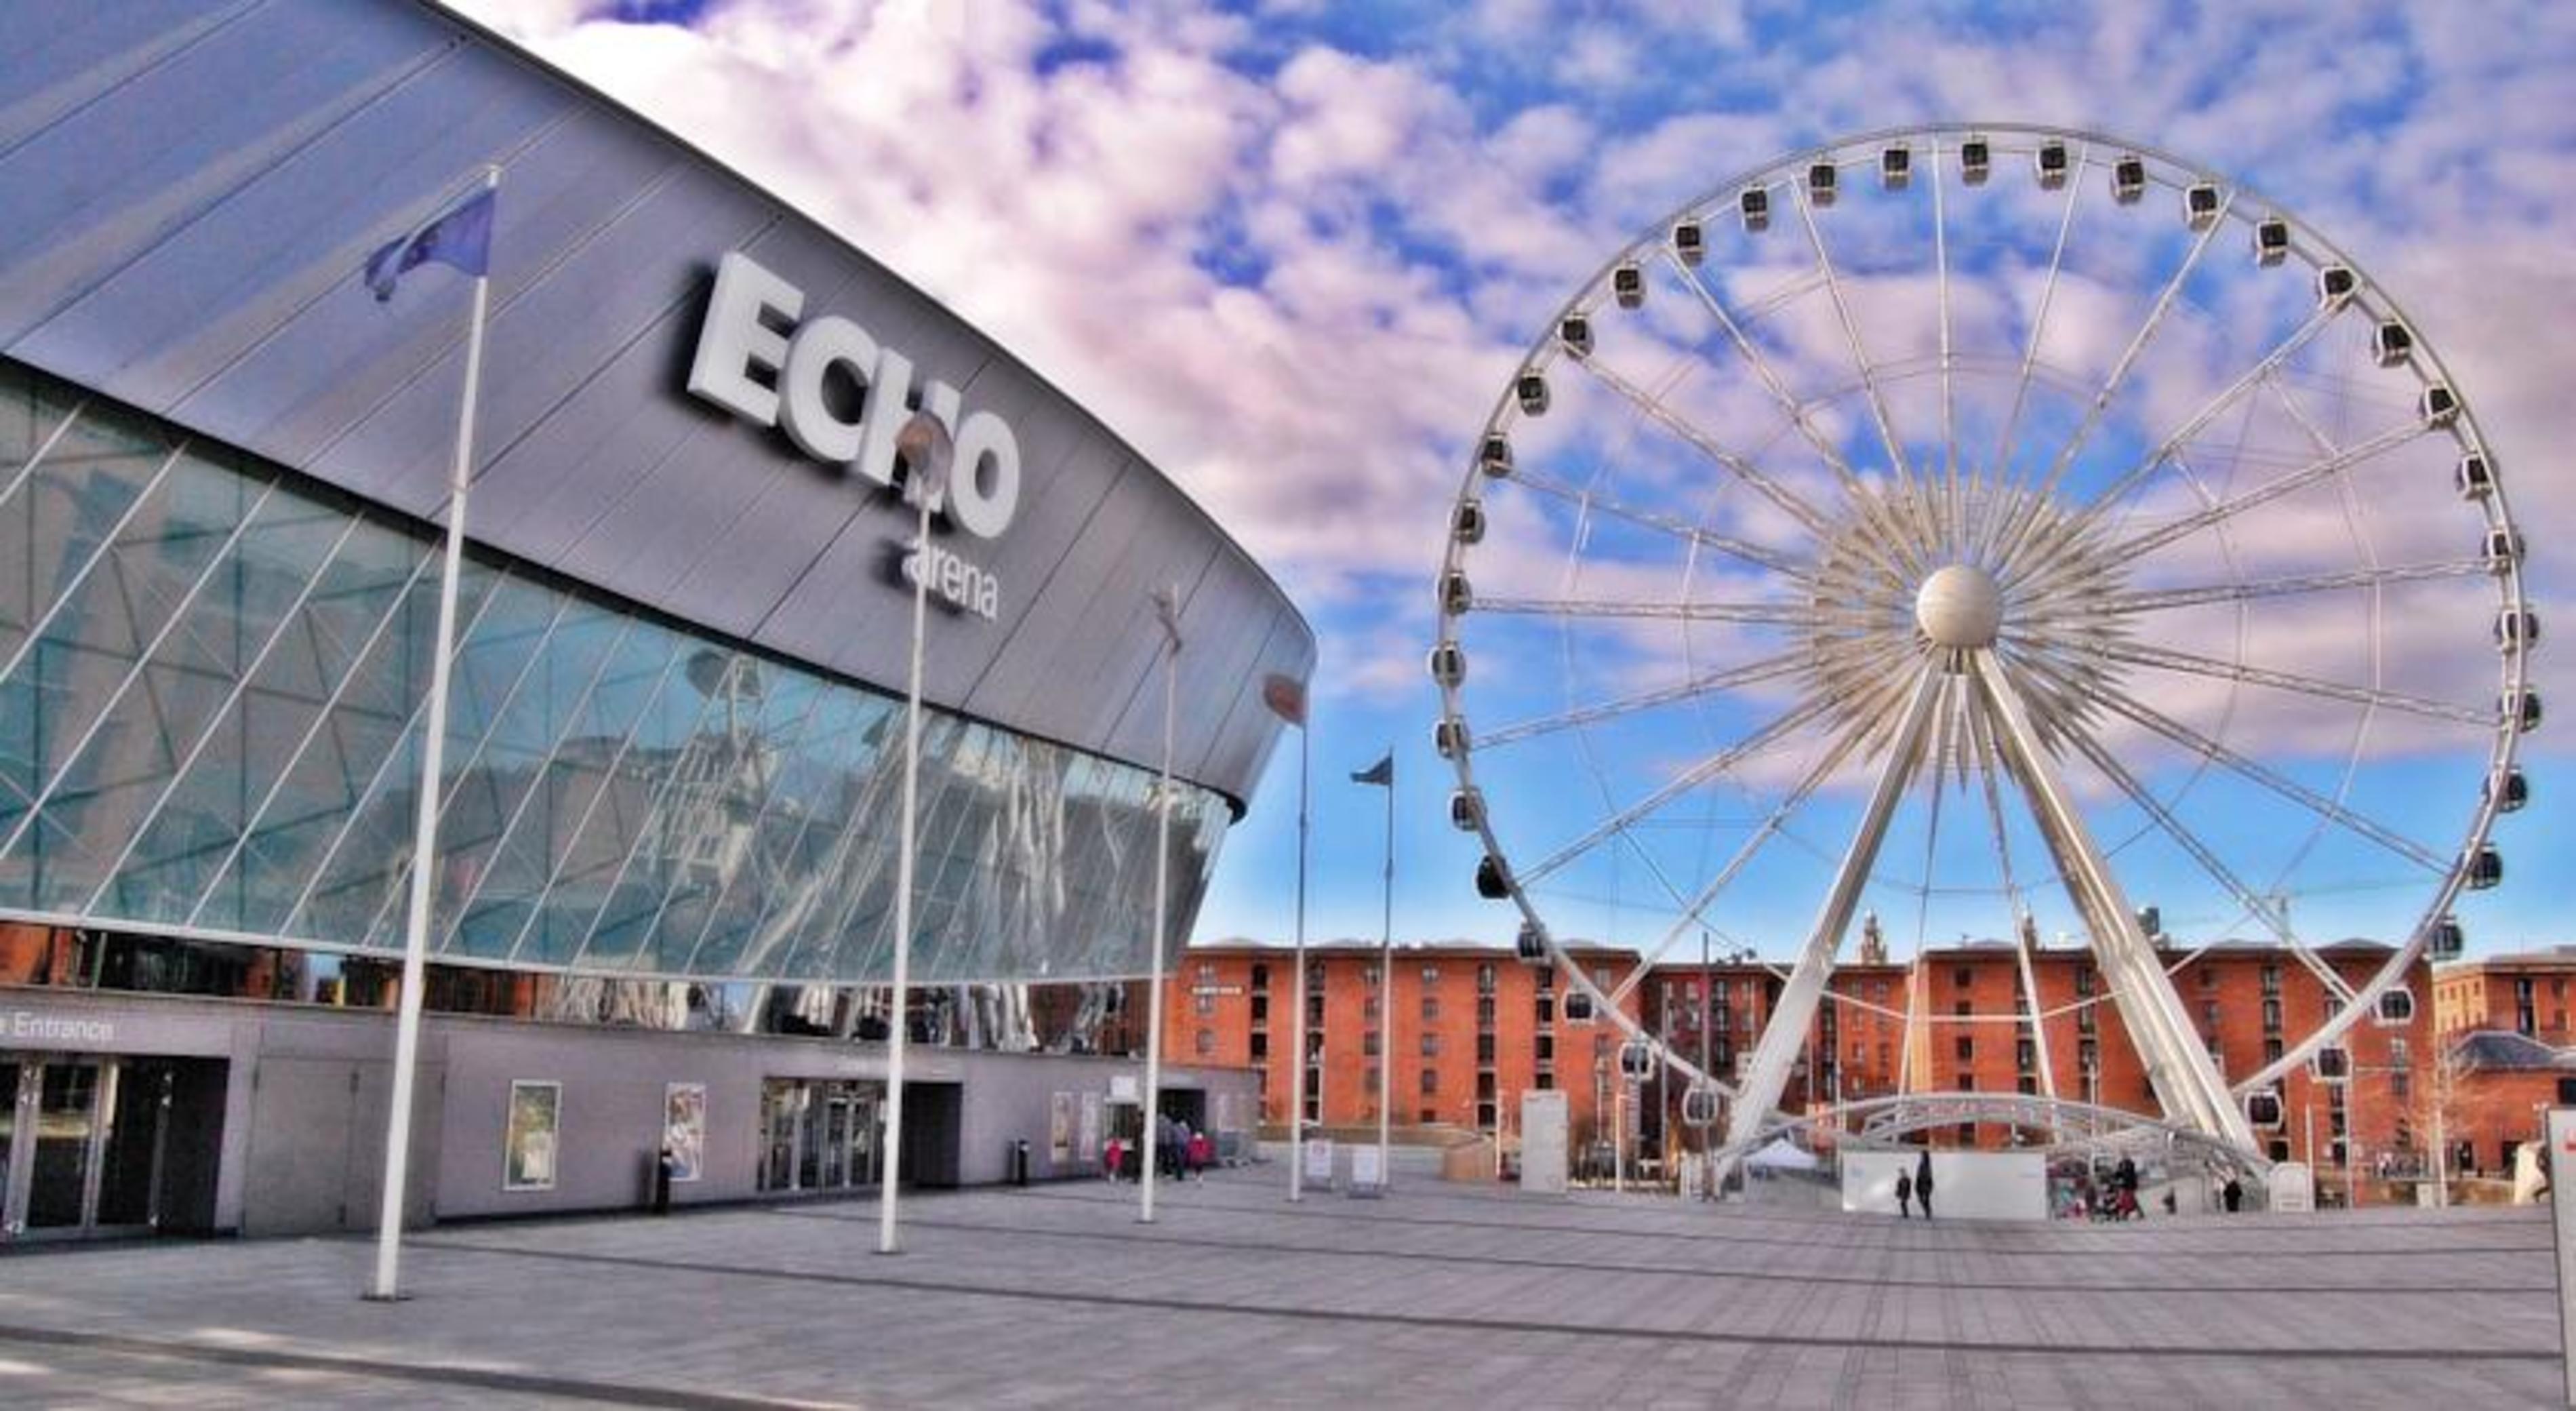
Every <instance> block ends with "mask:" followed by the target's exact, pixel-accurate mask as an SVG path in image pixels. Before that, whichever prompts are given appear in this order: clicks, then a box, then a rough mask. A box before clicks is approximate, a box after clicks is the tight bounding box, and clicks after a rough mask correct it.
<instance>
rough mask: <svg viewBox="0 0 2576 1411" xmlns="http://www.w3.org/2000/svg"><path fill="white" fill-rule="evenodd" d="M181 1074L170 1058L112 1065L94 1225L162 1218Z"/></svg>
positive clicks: (145, 1223) (133, 1224)
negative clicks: (175, 1090) (165, 1163)
mask: <svg viewBox="0 0 2576 1411" xmlns="http://www.w3.org/2000/svg"><path fill="white" fill-rule="evenodd" d="M177 1076H178V1075H177V1073H176V1072H175V1071H174V1069H173V1068H172V1066H171V1065H170V1064H169V1063H167V1062H165V1061H157V1060H153V1059H132V1058H129V1059H124V1060H121V1061H119V1062H117V1063H115V1064H113V1065H111V1066H110V1067H109V1069H108V1081H107V1105H106V1114H107V1115H106V1118H105V1129H106V1130H105V1132H104V1134H103V1137H102V1139H101V1140H100V1142H99V1171H98V1209H97V1212H96V1214H95V1216H94V1217H93V1218H92V1220H91V1222H90V1223H92V1224H93V1225H97V1226H100V1227H102V1228H120V1229H141V1228H151V1227H154V1226H158V1225H159V1224H160V1223H161V1179H162V1167H163V1160H164V1157H165V1155H166V1148H167V1143H168V1136H169V1127H170V1101H171V1096H172V1090H173V1088H174V1086H175V1084H176V1079H177Z"/></svg>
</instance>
